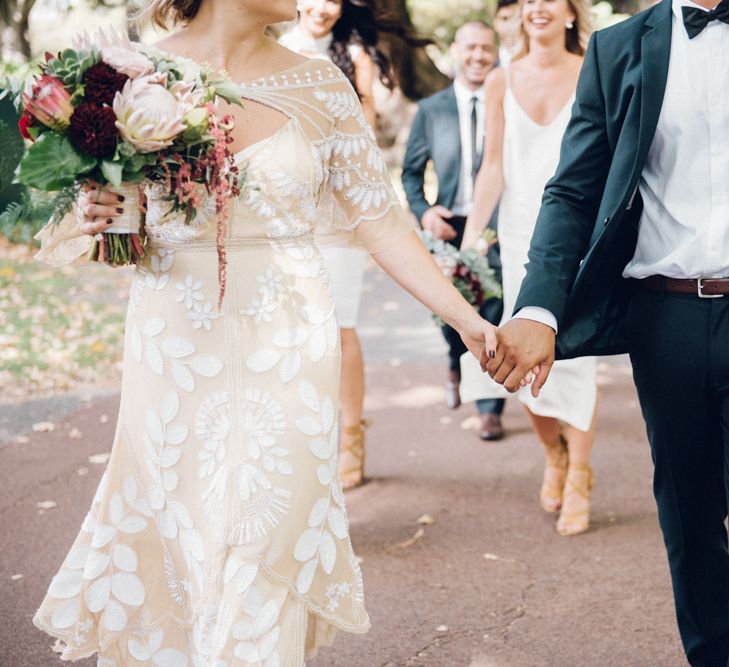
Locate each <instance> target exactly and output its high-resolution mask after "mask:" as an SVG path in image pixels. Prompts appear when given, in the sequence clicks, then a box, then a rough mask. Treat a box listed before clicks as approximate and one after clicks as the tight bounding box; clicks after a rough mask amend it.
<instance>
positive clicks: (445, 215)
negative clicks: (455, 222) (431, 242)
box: [421, 205, 457, 241]
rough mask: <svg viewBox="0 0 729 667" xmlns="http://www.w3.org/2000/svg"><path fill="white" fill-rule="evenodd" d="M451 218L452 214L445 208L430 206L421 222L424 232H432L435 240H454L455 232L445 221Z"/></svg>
mask: <svg viewBox="0 0 729 667" xmlns="http://www.w3.org/2000/svg"><path fill="white" fill-rule="evenodd" d="M452 217H453V212H452V211H449V210H448V209H447V208H446V207H445V206H440V205H438V206H431V207H430V208H429V209H428V210H427V211H426V212H425V213H423V219H422V221H421V223H422V225H423V229H424V230H425V231H426V232H432V234H433V236H435V238H437V239H440V240H441V241H451V240H452V239H454V238H456V236H457V234H456V230H455V229H454V228H453V226H452V225H451V224H449V223H448V222H447V221H448V220H450V219H451V218H452Z"/></svg>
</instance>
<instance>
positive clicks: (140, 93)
mask: <svg viewBox="0 0 729 667" xmlns="http://www.w3.org/2000/svg"><path fill="white" fill-rule="evenodd" d="M193 88H194V85H193V84H189V85H186V84H181V83H179V82H178V83H175V84H173V85H172V86H171V87H170V88H169V89H168V87H167V75H166V74H160V73H154V74H150V75H148V76H140V77H138V78H136V79H130V80H129V81H127V83H126V84H125V86H124V88H123V89H122V91H121V92H120V93H117V94H116V96H115V97H114V105H113V107H114V113H115V114H116V118H117V122H116V126H117V128H118V129H119V133H120V134H121V136H122V137H123V138H124V140H125V141H127V142H129V143H130V144H131V145H132V146H134V148H135V149H136V150H137V151H138V152H139V153H154V152H155V151H159V150H162V149H163V148H168V147H169V146H171V145H172V144H173V143H174V141H175V139H176V138H177V136H178V135H179V134H181V133H182V132H184V131H185V129H186V127H187V126H186V125H185V122H184V118H185V115H186V114H187V113H188V111H190V110H191V109H192V108H193V107H195V106H196V105H197V104H198V102H199V99H200V92H199V91H195V90H193Z"/></svg>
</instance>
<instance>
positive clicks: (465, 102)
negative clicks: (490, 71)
mask: <svg viewBox="0 0 729 667" xmlns="http://www.w3.org/2000/svg"><path fill="white" fill-rule="evenodd" d="M453 90H454V91H455V93H456V103H457V104H458V122H459V125H460V129H461V175H460V177H459V179H458V191H457V192H456V198H455V199H454V200H453V206H452V207H451V210H452V211H453V213H454V214H455V215H462V216H468V214H469V213H470V212H471V209H472V208H473V176H472V171H471V170H472V168H473V160H472V157H471V109H472V103H471V100H472V99H473V98H474V97H475V98H476V100H477V102H476V142H477V145H478V148H479V150H480V151H483V139H484V125H485V121H486V111H485V106H484V104H485V103H484V100H485V98H484V89H483V86H481V87H480V88H478V89H477V90H471V89H470V88H469V87H468V86H466V85H465V84H464V83H463V82H462V81H461V80H460V79H456V80H455V81H454V82H453Z"/></svg>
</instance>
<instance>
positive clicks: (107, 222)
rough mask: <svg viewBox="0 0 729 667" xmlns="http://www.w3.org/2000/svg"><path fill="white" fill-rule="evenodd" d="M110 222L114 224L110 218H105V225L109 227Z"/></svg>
mask: <svg viewBox="0 0 729 667" xmlns="http://www.w3.org/2000/svg"><path fill="white" fill-rule="evenodd" d="M112 222H114V221H113V220H112V219H111V218H107V219H106V224H107V225H110V224H111V223H112Z"/></svg>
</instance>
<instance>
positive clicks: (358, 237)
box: [315, 74, 415, 253]
mask: <svg viewBox="0 0 729 667" xmlns="http://www.w3.org/2000/svg"><path fill="white" fill-rule="evenodd" d="M315 96H316V99H317V101H318V102H319V103H320V104H321V105H323V107H324V109H325V113H326V115H327V116H328V118H329V119H330V121H331V122H330V123H329V125H328V132H327V136H325V138H324V139H323V141H322V142H321V144H320V149H321V151H322V153H323V164H324V170H325V174H324V184H323V188H322V192H321V193H320V207H319V213H320V215H319V219H318V222H317V234H318V238H319V242H320V244H321V245H324V246H331V245H335V246H336V245H338V246H348V247H360V248H363V249H365V250H367V251H368V252H369V253H377V252H380V251H382V250H386V249H387V248H389V247H390V246H392V245H394V244H395V243H397V242H398V241H399V240H400V239H402V238H403V237H404V236H406V235H407V234H410V233H411V232H412V231H413V230H414V229H415V223H414V220H413V219H412V216H411V215H410V214H409V213H408V212H407V211H406V210H405V209H404V208H403V207H402V205H401V203H400V200H399V199H398V196H397V193H396V191H395V189H394V188H393V185H392V181H391V179H390V175H389V173H388V170H387V165H386V163H385V158H384V155H383V154H382V151H381V150H380V149H379V147H378V146H377V142H376V139H375V134H374V132H373V131H372V128H371V127H370V125H369V123H367V121H366V120H365V117H364V115H363V113H362V105H361V104H360V102H359V98H358V97H357V94H356V93H355V91H354V89H353V88H352V86H351V84H350V83H349V81H348V80H347V79H346V77H345V76H344V75H343V74H341V75H340V76H337V77H336V79H335V80H334V81H331V82H329V83H328V84H327V85H324V86H321V87H320V88H318V89H317V90H316V92H315Z"/></svg>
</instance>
